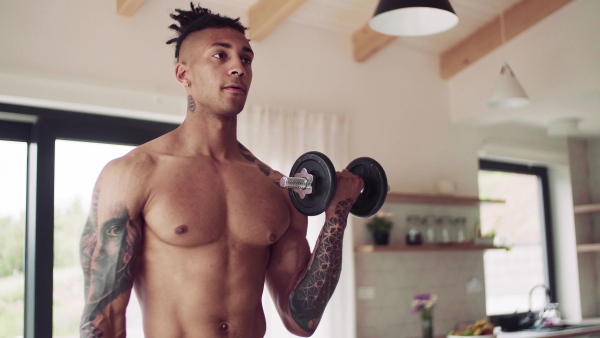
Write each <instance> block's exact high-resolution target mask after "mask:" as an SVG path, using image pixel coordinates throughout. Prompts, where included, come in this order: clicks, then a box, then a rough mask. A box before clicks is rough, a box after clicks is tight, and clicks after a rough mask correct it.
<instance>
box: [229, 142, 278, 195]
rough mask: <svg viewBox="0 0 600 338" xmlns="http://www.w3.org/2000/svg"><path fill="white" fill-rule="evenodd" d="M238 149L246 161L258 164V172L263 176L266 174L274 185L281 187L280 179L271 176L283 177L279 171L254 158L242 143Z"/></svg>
mask: <svg viewBox="0 0 600 338" xmlns="http://www.w3.org/2000/svg"><path fill="white" fill-rule="evenodd" d="M238 148H239V149H240V153H241V154H242V156H244V158H246V160H248V162H250V163H256V165H257V166H258V170H260V171H261V172H262V173H263V174H265V176H267V177H270V178H271V179H272V181H273V183H275V184H276V185H277V186H279V178H277V177H271V174H276V175H279V176H283V175H282V174H281V173H280V172H278V171H277V170H273V169H271V168H270V167H269V166H268V165H266V164H264V163H262V162H261V161H259V160H257V159H256V157H254V155H252V153H251V152H250V150H248V148H246V147H244V146H243V145H242V144H241V143H240V142H238Z"/></svg>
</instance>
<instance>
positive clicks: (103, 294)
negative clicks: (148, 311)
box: [80, 191, 142, 338]
mask: <svg viewBox="0 0 600 338" xmlns="http://www.w3.org/2000/svg"><path fill="white" fill-rule="evenodd" d="M97 208H98V191H95V192H94V196H93V202H92V210H91V212H90V217H89V218H88V221H87V222H86V225H85V228H84V231H83V235H82V238H81V247H80V254H81V265H82V267H83V273H84V280H85V284H84V285H85V308H84V311H83V316H82V318H81V335H82V337H89V338H92V337H94V338H95V337H101V336H102V334H103V333H102V332H101V331H100V330H99V329H98V328H97V327H95V326H94V325H93V324H92V321H93V320H94V319H95V318H96V316H97V315H98V314H100V313H101V312H102V310H104V308H105V307H106V306H107V305H109V304H110V303H111V302H112V301H113V300H115V299H116V298H117V297H119V296H120V295H121V294H122V293H123V292H124V291H126V290H130V289H131V287H132V285H133V275H134V269H135V263H136V258H137V253H138V252H139V249H140V246H141V243H142V238H141V237H142V236H141V233H140V231H139V230H138V228H136V227H135V225H134V223H133V221H132V220H131V219H130V218H129V212H128V211H127V209H126V208H125V207H123V208H122V209H121V210H119V211H118V212H116V213H115V217H114V218H112V219H109V220H108V221H106V222H104V224H102V225H101V226H99V225H98V209H97Z"/></svg>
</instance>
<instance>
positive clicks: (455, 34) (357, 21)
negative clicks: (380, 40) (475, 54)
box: [202, 0, 521, 54]
mask: <svg viewBox="0 0 600 338" xmlns="http://www.w3.org/2000/svg"><path fill="white" fill-rule="evenodd" d="M520 1H521V0H451V4H452V7H453V8H454V11H455V12H456V14H457V15H458V17H459V18H460V21H459V24H458V26H456V27H454V28H453V29H451V30H449V31H446V32H444V33H441V34H437V35H432V36H426V37H410V38H403V39H400V40H399V41H398V42H397V43H399V44H402V45H404V46H407V47H410V48H414V49H417V50H420V51H426V52H429V53H433V54H440V53H442V52H443V51H445V50H447V49H449V48H450V47H451V46H453V45H455V44H456V43H457V42H459V41H461V40H463V39H464V38H466V37H467V36H469V35H470V34H471V33H473V32H474V31H476V30H477V29H478V28H480V27H481V26H483V25H484V24H486V23H488V22H489V21H491V20H492V19H493V18H494V17H495V16H497V15H498V14H499V13H500V11H501V9H507V8H510V7H512V6H514V5H515V4H517V3H519V2H520ZM226 2H227V3H229V4H230V6H231V7H233V8H236V9H237V10H239V11H240V12H241V13H244V12H246V11H247V10H248V9H249V8H250V7H251V6H252V5H253V4H254V3H256V2H257V0H228V1H226ZM222 3H224V1H222V0H221V1H219V0H204V1H203V2H202V4H203V5H207V7H209V8H212V7H215V6H219V5H220V4H222ZM377 3H378V0H307V1H306V3H305V4H304V5H302V7H300V9H298V10H297V11H296V12H294V14H292V16H291V17H290V18H289V20H291V21H294V22H297V23H301V24H306V25H310V26H313V27H318V28H323V29H328V30H333V31H337V32H340V33H343V34H348V35H351V34H352V33H354V32H355V31H356V30H357V29H359V28H360V27H361V26H362V25H364V24H365V23H366V22H367V21H368V20H369V18H370V17H371V16H372V15H373V12H374V11H375V7H376V6H377ZM240 15H241V16H242V17H243V14H240ZM498 34H500V32H498Z"/></svg>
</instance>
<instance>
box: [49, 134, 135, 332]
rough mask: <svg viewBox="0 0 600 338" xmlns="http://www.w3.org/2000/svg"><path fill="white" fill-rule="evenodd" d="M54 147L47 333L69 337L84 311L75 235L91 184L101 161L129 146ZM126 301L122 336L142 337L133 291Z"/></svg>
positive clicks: (70, 143) (66, 143)
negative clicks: (50, 324)
mask: <svg viewBox="0 0 600 338" xmlns="http://www.w3.org/2000/svg"><path fill="white" fill-rule="evenodd" d="M55 149H56V151H55V157H54V159H55V161H54V162H55V169H54V187H55V189H54V272H53V277H54V281H53V282H54V287H53V297H52V298H53V300H52V304H53V314H52V321H53V334H52V335H53V336H54V337H67V336H68V337H73V336H78V335H79V320H80V319H81V313H82V311H83V297H82V295H83V273H82V270H81V263H80V261H79V240H80V236H81V233H82V231H83V226H84V224H85V222H86V219H87V217H88V214H89V209H90V208H89V205H90V201H91V200H92V191H93V189H94V184H95V182H96V179H97V178H98V175H99V174H100V171H101V170H102V168H103V167H104V165H105V164H106V163H108V162H109V161H110V160H112V159H115V158H117V157H121V156H123V155H125V154H126V153H127V152H128V151H130V150H131V149H133V146H124V145H116V144H106V143H98V142H80V141H67V140H57V141H56V143H55ZM130 303H131V304H134V305H133V306H129V307H128V308H127V336H128V337H143V336H144V335H143V333H142V323H141V318H142V317H141V310H140V307H139V306H138V305H137V304H138V303H137V299H136V298H135V292H132V294H131V298H130ZM132 313H133V314H134V315H133V316H132Z"/></svg>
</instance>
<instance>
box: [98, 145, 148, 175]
mask: <svg viewBox="0 0 600 338" xmlns="http://www.w3.org/2000/svg"><path fill="white" fill-rule="evenodd" d="M155 166H156V156H155V155H153V154H152V153H151V152H149V151H148V150H146V149H145V148H144V147H142V146H140V147H137V148H135V149H133V150H131V151H130V152H128V153H127V154H125V155H123V156H121V157H118V158H115V159H113V160H111V161H110V162H108V163H107V164H106V166H105V167H104V170H103V173H104V174H111V175H131V174H134V175H136V176H139V175H142V174H144V173H149V172H151V171H152V169H153V168H154V167H155Z"/></svg>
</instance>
